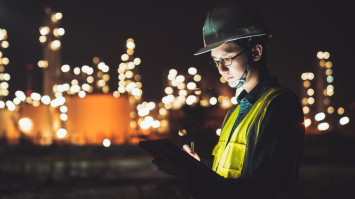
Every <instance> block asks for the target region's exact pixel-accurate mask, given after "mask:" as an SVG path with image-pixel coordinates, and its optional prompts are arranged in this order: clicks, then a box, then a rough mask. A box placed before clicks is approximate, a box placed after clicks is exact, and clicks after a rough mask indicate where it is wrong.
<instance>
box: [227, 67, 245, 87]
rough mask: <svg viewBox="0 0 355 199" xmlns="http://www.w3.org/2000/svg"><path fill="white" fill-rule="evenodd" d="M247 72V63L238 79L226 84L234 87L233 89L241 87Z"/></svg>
mask: <svg viewBox="0 0 355 199" xmlns="http://www.w3.org/2000/svg"><path fill="white" fill-rule="evenodd" d="M248 72H249V64H247V67H246V69H245V71H244V73H243V75H242V77H241V78H240V79H239V80H237V81H235V82H231V83H228V85H229V86H230V87H231V88H235V89H237V88H240V87H242V86H243V84H244V83H245V80H246V78H247V75H248Z"/></svg>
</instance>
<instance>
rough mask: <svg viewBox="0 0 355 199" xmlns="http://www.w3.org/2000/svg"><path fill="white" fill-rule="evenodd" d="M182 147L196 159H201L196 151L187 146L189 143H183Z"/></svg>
mask: <svg viewBox="0 0 355 199" xmlns="http://www.w3.org/2000/svg"><path fill="white" fill-rule="evenodd" d="M182 149H183V150H184V151H186V153H188V154H189V155H191V156H192V157H194V158H195V159H196V160H198V161H201V158H200V156H198V154H197V153H195V152H193V151H192V149H191V148H190V147H189V145H187V144H184V146H182Z"/></svg>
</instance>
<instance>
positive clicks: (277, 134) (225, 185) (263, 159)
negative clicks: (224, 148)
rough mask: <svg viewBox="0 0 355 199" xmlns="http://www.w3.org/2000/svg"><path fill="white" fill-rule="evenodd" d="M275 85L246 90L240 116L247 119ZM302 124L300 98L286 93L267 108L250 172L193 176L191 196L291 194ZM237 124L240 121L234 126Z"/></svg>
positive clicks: (240, 100) (299, 151)
mask: <svg viewBox="0 0 355 199" xmlns="http://www.w3.org/2000/svg"><path fill="white" fill-rule="evenodd" d="M272 86H278V83H277V81H275V80H267V81H263V82H261V83H259V84H258V85H257V86H256V87H255V88H254V89H253V90H252V91H250V93H246V92H245V91H243V92H242V93H241V95H240V97H239V99H238V101H239V102H242V103H243V101H244V108H243V107H241V109H240V111H239V114H238V117H239V116H241V117H244V116H245V115H246V114H247V113H248V112H249V110H250V109H251V106H252V105H254V103H255V102H256V101H257V100H258V99H259V98H260V97H261V96H262V95H263V94H264V93H265V91H266V90H267V89H268V88H270V87H272ZM242 105H243V104H241V106H242ZM240 114H244V115H240ZM303 121H304V118H303V112H302V107H301V104H300V102H299V99H298V97H297V96H296V95H295V94H294V93H293V92H292V91H291V90H287V91H286V92H283V93H282V94H280V95H279V96H278V97H276V98H275V99H274V100H273V101H272V102H271V104H270V105H269V107H268V110H267V112H266V115H265V117H264V120H263V121H262V124H261V127H260V132H259V136H258V138H257V143H256V145H255V149H254V152H253V153H252V154H250V155H251V159H250V163H249V165H248V166H249V168H248V173H247V174H246V175H244V176H243V177H240V178H237V179H231V178H227V179H222V180H211V179H209V178H207V177H206V176H199V175H196V174H194V173H190V174H189V178H188V181H187V186H188V189H189V190H190V192H191V194H192V195H193V196H194V197H195V198H224V199H225V198H258V197H263V198H265V197H275V196H277V195H280V194H282V193H283V192H288V191H289V189H290V188H291V187H292V186H293V185H294V183H295V182H296V181H297V176H298V169H299V165H300V160H301V157H302V154H303V140H304V125H303ZM238 124H239V123H238V119H237V121H236V125H235V127H236V126H237V125H238Z"/></svg>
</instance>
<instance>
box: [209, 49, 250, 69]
mask: <svg viewBox="0 0 355 199" xmlns="http://www.w3.org/2000/svg"><path fill="white" fill-rule="evenodd" d="M246 51H247V50H243V51H242V52H240V53H238V54H237V55H235V56H233V57H227V58H221V59H220V60H228V61H229V62H230V63H229V64H223V63H222V62H221V61H215V60H213V61H212V62H211V63H212V64H215V65H216V67H217V68H218V66H219V64H221V65H222V66H230V65H232V63H233V59H235V58H237V57H239V56H240V55H242V54H243V53H245V52H246ZM224 62H225V61H224Z"/></svg>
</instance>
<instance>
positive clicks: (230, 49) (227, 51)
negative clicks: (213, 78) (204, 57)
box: [211, 48, 235, 59]
mask: <svg viewBox="0 0 355 199" xmlns="http://www.w3.org/2000/svg"><path fill="white" fill-rule="evenodd" d="M233 52H235V49H233V48H227V49H226V50H225V52H224V53H223V54H222V55H223V56H225V55H227V54H229V53H233ZM211 58H212V59H213V58H216V57H215V56H213V55H211Z"/></svg>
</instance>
